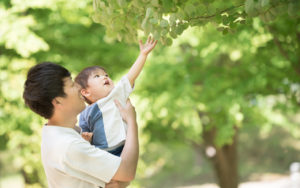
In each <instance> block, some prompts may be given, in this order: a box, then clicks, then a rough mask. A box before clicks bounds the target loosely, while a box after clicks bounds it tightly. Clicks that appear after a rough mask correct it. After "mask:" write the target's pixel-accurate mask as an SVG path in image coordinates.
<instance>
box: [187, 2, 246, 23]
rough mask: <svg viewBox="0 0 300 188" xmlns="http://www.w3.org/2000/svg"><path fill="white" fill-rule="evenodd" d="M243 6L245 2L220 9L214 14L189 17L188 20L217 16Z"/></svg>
mask: <svg viewBox="0 0 300 188" xmlns="http://www.w3.org/2000/svg"><path fill="white" fill-rule="evenodd" d="M241 6H244V4H240V5H238V6H233V7H230V8H227V9H225V10H222V11H220V12H219V13H215V14H212V15H209V16H198V17H194V18H189V19H188V20H187V21H191V20H196V19H209V18H212V17H215V16H216V15H219V14H222V13H224V12H227V11H230V10H233V9H236V8H240V7H241Z"/></svg>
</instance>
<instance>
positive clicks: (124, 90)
mask: <svg viewBox="0 0 300 188" xmlns="http://www.w3.org/2000/svg"><path fill="white" fill-rule="evenodd" d="M116 90H117V91H116V92H117V93H119V94H121V96H122V97H123V99H124V100H127V98H128V97H129V95H130V93H131V92H132V91H133V87H131V84H130V81H129V79H128V76H127V75H125V76H123V77H122V78H121V80H120V81H119V82H118V84H117V85H116Z"/></svg>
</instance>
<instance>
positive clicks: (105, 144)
mask: <svg viewBox="0 0 300 188" xmlns="http://www.w3.org/2000/svg"><path fill="white" fill-rule="evenodd" d="M156 43H157V41H155V40H154V39H152V38H151V37H150V36H149V37H148V39H147V42H146V44H143V43H142V41H139V46H140V54H139V56H138V58H137V59H136V61H135V63H134V64H133V65H132V67H131V68H130V70H129V72H128V73H127V75H125V76H123V78H122V79H121V80H120V81H119V83H118V84H116V86H114V84H113V82H112V80H111V79H110V78H109V76H108V74H107V73H106V71H105V69H104V68H102V67H100V66H92V67H87V68H85V69H84V70H82V71H81V72H80V73H79V74H78V75H77V77H76V78H75V82H76V83H78V84H79V85H80V86H81V95H82V96H83V97H84V98H85V100H86V102H87V103H88V104H89V106H87V107H86V109H85V110H84V111H83V112H81V113H80V117H79V126H80V127H81V129H82V137H83V138H84V139H86V140H87V141H89V142H91V144H93V145H95V146H96V147H98V148H101V149H103V150H106V151H108V152H110V153H112V154H114V155H117V156H120V155H121V152H122V150H123V146H124V143H125V139H126V129H127V125H126V124H125V122H123V120H122V117H121V115H120V112H119V110H118V108H117V107H116V105H115V102H114V101H115V100H117V101H119V102H120V103H121V104H122V105H125V104H126V100H127V99H128V97H129V95H130V93H131V92H132V90H133V86H134V82H135V80H136V78H137V77H138V75H139V74H140V72H141V70H142V68H143V66H144V64H145V62H146V59H147V56H148V54H149V53H150V52H151V51H152V49H153V48H154V47H155V45H156Z"/></svg>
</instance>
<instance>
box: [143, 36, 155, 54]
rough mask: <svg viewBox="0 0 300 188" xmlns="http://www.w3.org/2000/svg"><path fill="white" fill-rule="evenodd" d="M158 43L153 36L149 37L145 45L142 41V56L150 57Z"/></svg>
mask: <svg viewBox="0 0 300 188" xmlns="http://www.w3.org/2000/svg"><path fill="white" fill-rule="evenodd" d="M156 43H157V40H154V38H152V37H151V36H149V37H148V39H147V42H146V44H143V42H142V41H141V40H140V41H139V44H140V51H141V54H144V55H148V54H149V53H150V52H151V51H152V49H153V48H154V47H155V45H156Z"/></svg>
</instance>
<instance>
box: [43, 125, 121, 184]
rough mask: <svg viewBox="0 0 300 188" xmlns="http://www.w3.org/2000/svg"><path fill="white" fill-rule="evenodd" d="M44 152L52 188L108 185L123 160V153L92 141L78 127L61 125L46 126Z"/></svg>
mask: <svg viewBox="0 0 300 188" xmlns="http://www.w3.org/2000/svg"><path fill="white" fill-rule="evenodd" d="M41 154H42V163H43V166H44V170H45V173H46V176H47V180H48V184H49V188H65V187H66V188H68V187H70V188H71V187H76V188H93V187H95V188H96V187H99V186H101V187H105V183H108V182H109V181H110V180H111V178H112V177H113V176H114V175H115V173H116V171H117V169H118V168H119V166H120V163H121V158H120V157H117V156H115V155H112V154H110V153H108V152H106V151H103V150H101V149H99V148H96V147H95V146H93V145H91V144H90V143H89V142H87V141H86V140H84V139H83V138H82V137H81V135H80V134H79V133H78V132H76V131H75V129H72V128H67V127H60V126H51V125H45V126H44V127H43V130H42V143H41Z"/></svg>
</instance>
